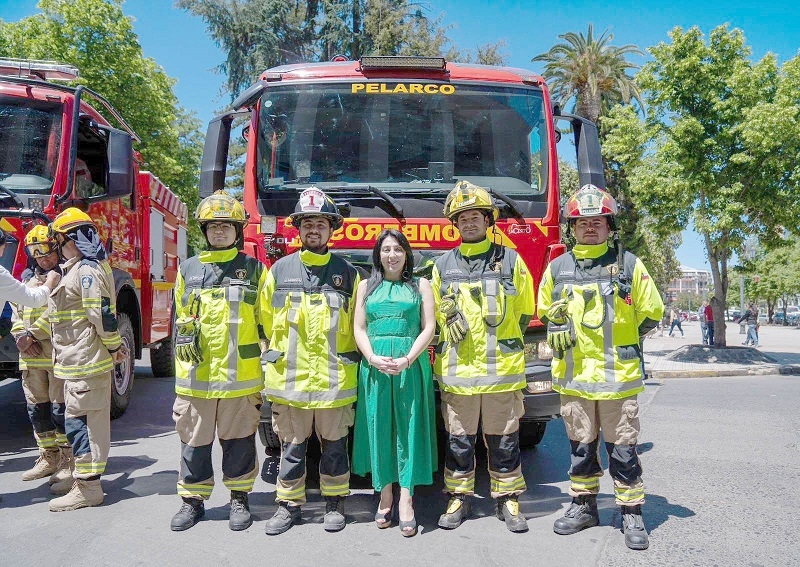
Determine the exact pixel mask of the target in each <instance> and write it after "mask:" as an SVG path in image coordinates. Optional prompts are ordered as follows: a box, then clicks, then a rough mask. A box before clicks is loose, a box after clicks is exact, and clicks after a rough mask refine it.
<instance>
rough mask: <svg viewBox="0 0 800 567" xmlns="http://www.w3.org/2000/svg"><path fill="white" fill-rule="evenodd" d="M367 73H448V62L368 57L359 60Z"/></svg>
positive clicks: (406, 57) (433, 59) (434, 58)
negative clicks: (392, 71)
mask: <svg viewBox="0 0 800 567" xmlns="http://www.w3.org/2000/svg"><path fill="white" fill-rule="evenodd" d="M358 61H359V64H360V65H361V68H362V69H363V70H365V71H367V70H370V69H427V70H430V71H446V70H447V61H445V59H444V57H416V56H396V57H390V56H385V55H382V56H379V55H375V56H366V57H362V58H361V59H359V60H358Z"/></svg>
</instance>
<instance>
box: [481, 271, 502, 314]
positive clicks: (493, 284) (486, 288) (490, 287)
mask: <svg viewBox="0 0 800 567" xmlns="http://www.w3.org/2000/svg"><path fill="white" fill-rule="evenodd" d="M499 289H500V282H499V281H498V280H495V279H491V280H484V281H483V294H484V295H485V296H486V322H487V323H488V324H489V325H497V324H499V322H500V312H499V310H498V309H497V295H498V291H499Z"/></svg>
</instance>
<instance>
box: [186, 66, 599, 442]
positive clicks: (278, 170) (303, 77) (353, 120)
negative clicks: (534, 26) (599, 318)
mask: <svg viewBox="0 0 800 567" xmlns="http://www.w3.org/2000/svg"><path fill="white" fill-rule="evenodd" d="M237 116H245V117H247V116H249V121H248V122H247V123H246V125H245V127H244V130H243V136H244V137H245V139H246V140H247V152H246V164H245V175H244V193H243V196H244V205H245V208H246V209H247V211H248V212H249V214H250V224H249V225H248V227H247V229H246V231H245V239H246V242H245V250H246V252H247V253H249V254H252V255H253V256H256V257H257V258H259V259H261V260H262V261H264V262H265V263H267V264H270V263H271V262H272V261H274V260H275V259H277V258H279V257H281V256H282V255H284V254H287V253H290V252H292V251H293V250H295V249H297V247H298V246H299V241H298V238H297V231H296V230H295V229H294V227H292V226H291V224H290V223H289V222H288V221H287V216H288V215H289V214H291V213H292V211H293V210H294V206H295V204H296V203H297V199H298V194H299V192H300V191H302V190H303V189H305V188H307V187H309V186H311V185H315V186H317V187H319V188H320V189H322V190H323V191H325V192H326V193H327V194H328V195H331V196H332V197H333V198H334V200H335V201H336V203H337V205H338V206H339V209H340V211H342V213H343V214H344V216H345V217H347V219H346V221H345V224H344V226H343V227H342V228H341V229H340V230H338V231H337V232H336V233H335V234H334V235H333V238H332V245H333V247H334V249H335V251H336V252H337V253H339V254H342V255H344V256H345V257H347V258H348V259H349V260H351V261H352V262H353V263H354V264H355V265H356V266H361V267H364V268H367V269H368V268H369V266H370V265H371V262H370V251H371V249H372V247H373V245H374V244H375V239H376V237H377V235H378V233H379V232H380V231H381V230H382V229H383V228H386V227H395V228H399V229H400V230H402V231H403V233H404V234H405V235H406V236H407V237H408V239H409V241H410V242H411V245H412V246H413V247H414V249H415V256H416V259H415V261H416V265H417V266H419V267H420V269H419V271H418V273H419V274H422V275H425V274H429V273H430V269H431V266H432V264H433V262H434V260H435V259H436V258H437V257H438V256H439V255H441V254H442V253H444V252H445V251H447V250H449V249H451V248H453V247H454V246H456V245H457V244H458V243H459V234H458V231H457V230H456V229H455V227H453V226H452V225H451V224H450V223H449V222H448V221H446V220H445V219H444V218H443V215H442V209H443V203H444V199H445V197H446V196H447V194H448V192H449V191H450V190H451V189H452V188H453V187H454V185H455V183H456V181H457V180H462V179H466V180H468V181H471V182H472V183H475V184H476V185H480V186H482V187H485V188H488V189H489V191H490V193H491V194H492V196H493V198H494V199H495V201H496V204H497V205H498V207H499V208H500V218H499V220H498V222H497V224H496V226H495V227H493V229H492V230H491V232H490V235H489V236H490V238H492V239H493V240H494V241H496V242H499V243H502V244H504V245H506V246H509V247H511V248H514V249H516V250H517V251H518V252H519V254H520V255H521V256H522V258H523V259H524V260H525V262H526V264H527V266H528V268H529V269H530V271H531V273H532V274H533V276H534V280H535V284H536V285H537V286H538V285H539V281H540V280H541V277H542V274H543V272H544V269H545V267H546V265H547V263H548V262H549V261H550V260H552V259H553V258H555V257H557V256H559V255H560V254H562V253H563V252H564V251H565V246H564V244H562V242H561V230H560V225H559V218H560V197H559V178H558V156H557V152H556V143H557V140H558V138H559V137H560V132H559V130H558V129H557V128H556V127H555V123H554V121H555V120H566V121H568V122H569V123H570V126H571V129H572V131H573V134H574V138H575V147H576V150H577V165H578V170H579V174H580V180H581V184H584V183H594V184H595V185H598V186H601V187H603V186H604V185H605V183H604V180H603V167H602V160H601V156H600V146H599V142H598V137H597V129H596V127H595V125H594V124H593V123H591V122H588V121H586V120H584V119H582V118H579V117H577V116H572V115H567V114H562V113H561V112H560V110H559V108H558V107H557V106H555V105H553V103H552V101H551V100H550V95H549V93H548V90H547V87H546V85H545V82H544V80H543V79H542V78H541V77H540V76H538V75H536V74H534V73H532V72H530V71H525V70H521V69H512V68H507V67H490V66H485V65H465V64H459V63H452V62H449V61H445V59H443V58H425V57H362V58H361V59H360V60H359V61H334V62H330V63H317V64H306V63H303V64H293V65H285V66H281V67H276V68H273V69H269V70H268V71H266V72H264V73H263V74H262V75H261V77H260V79H259V80H258V82H257V83H255V84H254V85H253V86H251V87H250V88H249V89H248V90H246V91H245V92H244V93H242V95H241V96H239V97H238V98H237V100H236V101H234V103H233V105H232V110H231V111H230V112H228V113H227V114H223V115H221V116H219V117H217V118H215V119H214V120H212V122H211V123H210V124H209V128H208V134H207V137H206V145H205V150H204V155H203V164H202V174H201V183H200V193H201V196H205V195H208V194H210V193H211V192H212V191H213V190H215V189H218V188H221V187H222V186H223V184H224V180H225V170H226V165H227V152H228V144H229V141H230V133H231V129H232V124H233V121H234V119H235V118H236V117H237ZM544 339H545V332H544V328H543V326H542V323H541V321H539V320H538V319H535V320H534V321H532V322H531V324H530V328H529V332H528V333H527V341H526V342H527V344H526V357H527V358H526V362H527V377H528V386H527V389H526V391H525V407H526V414H525V418H524V420H523V421H522V442H523V444H524V445H526V446H532V445H535V444H536V443H538V442H539V441H540V440H541V438H542V435H543V434H544V431H545V426H546V423H547V421H548V420H550V419H552V418H553V417H555V416H557V414H558V413H559V400H558V396H557V395H556V394H555V393H554V392H553V391H552V387H551V376H550V367H549V365H550V359H551V358H552V351H550V350H549V348H548V347H547V343H546V342H545V340H544ZM267 433H269V431H267ZM262 437H263V435H262ZM268 437H269V438H270V439H271V436H268ZM271 441H273V442H274V439H271Z"/></svg>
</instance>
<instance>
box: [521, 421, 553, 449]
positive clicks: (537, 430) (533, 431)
mask: <svg viewBox="0 0 800 567" xmlns="http://www.w3.org/2000/svg"><path fill="white" fill-rule="evenodd" d="M546 429H547V422H544V421H520V422H519V446H520V448H521V449H530V448H532V447H536V445H538V444H539V442H540V441H541V440H542V437H544V432H545V430H546Z"/></svg>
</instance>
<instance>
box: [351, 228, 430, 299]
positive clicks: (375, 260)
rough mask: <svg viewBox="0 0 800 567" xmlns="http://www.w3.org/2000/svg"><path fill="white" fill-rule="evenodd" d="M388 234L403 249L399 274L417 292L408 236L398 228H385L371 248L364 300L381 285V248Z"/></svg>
mask: <svg viewBox="0 0 800 567" xmlns="http://www.w3.org/2000/svg"><path fill="white" fill-rule="evenodd" d="M390 236H391V237H392V238H394V239H395V240H396V241H397V243H398V244H399V245H400V246H401V247H402V248H403V250H405V253H406V262H405V265H404V266H403V273H402V275H401V279H402V281H404V282H405V283H406V285H408V286H409V287H411V289H413V290H414V291H415V292H417V293H419V288H418V287H417V282H416V281H415V280H414V253H413V252H412V250H411V244H409V243H408V238H406V237H405V235H404V234H403V233H402V232H400V231H399V230H395V229H393V228H385V229H383V230H382V231H381V233H380V234H379V235H378V239H377V241H376V242H375V247H374V248H373V249H372V273H371V274H370V276H369V279H368V280H367V289H366V293H365V294H364V301H365V302H366V301H367V298H368V297H369V296H370V294H371V293H372V292H373V291H375V290H376V289H378V286H379V285H381V282H382V281H383V265H381V248H382V247H383V242H384V241H385V240H386V239H387V238H389V237H390Z"/></svg>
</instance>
